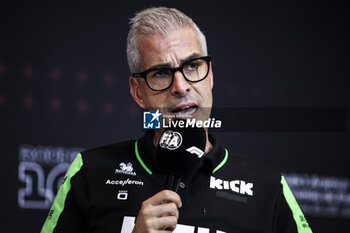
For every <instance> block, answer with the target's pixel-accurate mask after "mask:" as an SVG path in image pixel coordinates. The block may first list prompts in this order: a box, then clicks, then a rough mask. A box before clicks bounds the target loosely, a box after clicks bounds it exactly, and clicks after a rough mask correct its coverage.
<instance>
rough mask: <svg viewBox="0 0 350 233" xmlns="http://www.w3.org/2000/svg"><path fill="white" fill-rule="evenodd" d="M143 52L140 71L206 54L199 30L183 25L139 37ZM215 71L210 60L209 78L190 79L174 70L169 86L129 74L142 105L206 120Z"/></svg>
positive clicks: (170, 113) (142, 106)
mask: <svg viewBox="0 0 350 233" xmlns="http://www.w3.org/2000/svg"><path fill="white" fill-rule="evenodd" d="M138 45H139V50H140V55H141V69H140V70H141V71H144V70H147V69H150V68H152V67H155V66H161V65H165V64H167V65H169V66H170V67H171V68H174V67H178V66H180V65H182V63H183V62H184V61H185V60H187V59H189V58H193V57H200V56H204V54H203V51H202V50H201V47H200V45H199V42H198V39H197V34H196V32H195V31H194V30H193V29H191V28H187V27H186V28H182V29H178V30H175V31H172V32H170V33H168V34H167V35H166V36H161V35H159V34H156V35H152V36H148V37H143V38H140V39H139V41H138ZM212 88H213V74H212V70H211V64H210V68H209V74H208V76H207V77H206V79H204V80H202V81H200V82H197V83H190V82H188V81H186V80H185V78H184V77H183V75H182V73H181V72H179V71H178V72H176V73H175V74H174V82H173V84H172V86H171V87H170V88H169V89H166V90H163V91H154V90H151V89H150V88H149V87H148V86H147V84H146V82H145V80H144V79H140V80H139V82H138V80H136V78H134V77H130V92H131V94H132V96H133V97H134V99H135V101H136V102H137V103H138V104H139V105H140V107H141V108H143V109H146V110H156V109H160V111H161V112H162V113H163V117H164V116H171V118H176V117H179V116H182V117H181V118H183V116H186V118H196V119H200V120H206V119H207V118H208V117H209V115H210V109H211V107H212V101H213V100H212Z"/></svg>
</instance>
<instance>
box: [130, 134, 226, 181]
mask: <svg viewBox="0 0 350 233" xmlns="http://www.w3.org/2000/svg"><path fill="white" fill-rule="evenodd" d="M153 135H154V131H153V130H147V131H146V132H145V134H144V135H143V136H142V137H141V138H140V139H139V140H138V141H137V144H135V153H136V155H137V157H138V160H139V162H140V163H141V165H142V166H143V167H144V168H145V170H146V171H147V170H150V171H151V172H148V173H150V174H152V171H154V170H156V168H155V159H156V147H155V146H154V144H153ZM209 141H210V142H211V143H212V145H213V147H212V149H211V150H210V151H209V153H208V154H206V155H205V156H204V157H203V162H202V166H201V169H203V170H204V171H206V172H208V173H214V172H216V171H217V170H219V169H220V168H221V167H222V166H223V165H224V163H225V162H226V160H227V157H228V152H227V150H226V149H225V148H224V147H223V146H222V145H221V143H220V141H219V140H218V139H217V138H216V137H214V136H213V135H212V134H209Z"/></svg>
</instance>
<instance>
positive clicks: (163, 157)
mask: <svg viewBox="0 0 350 233" xmlns="http://www.w3.org/2000/svg"><path fill="white" fill-rule="evenodd" d="M177 121H178V120H177ZM176 125H179V124H176ZM205 145H206V135H205V131H204V129H203V128H178V127H172V128H168V129H165V130H164V132H163V134H162V135H161V137H160V139H159V142H158V147H157V152H156V167H157V168H158V170H159V171H161V172H164V173H166V174H167V175H166V180H165V182H164V189H165V190H163V191H161V192H159V193H157V194H155V195H154V196H152V197H150V198H149V199H147V200H146V201H144V202H143V203H142V206H141V210H140V212H139V215H138V217H137V219H136V223H135V227H134V229H133V233H141V232H142V233H143V232H145V233H146V232H154V231H156V232H172V231H174V230H175V227H176V224H177V221H178V218H179V210H178V208H180V207H181V206H182V202H181V198H180V196H179V195H178V194H177V193H176V192H177V189H178V187H179V183H180V181H181V179H187V178H190V177H192V176H193V175H194V174H195V173H196V171H197V170H198V168H199V166H200V162H201V158H202V156H203V155H204V150H205Z"/></svg>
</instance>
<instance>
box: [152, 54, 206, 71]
mask: <svg viewBox="0 0 350 233" xmlns="http://www.w3.org/2000/svg"><path fill="white" fill-rule="evenodd" d="M201 56H202V54H200V53H193V54H191V55H189V56H187V57H185V58H183V59H180V64H183V63H185V62H186V61H188V60H191V59H193V58H196V57H201ZM153 68H172V67H171V63H170V62H167V63H161V64H157V65H154V66H151V67H149V68H148V69H147V70H149V69H153Z"/></svg>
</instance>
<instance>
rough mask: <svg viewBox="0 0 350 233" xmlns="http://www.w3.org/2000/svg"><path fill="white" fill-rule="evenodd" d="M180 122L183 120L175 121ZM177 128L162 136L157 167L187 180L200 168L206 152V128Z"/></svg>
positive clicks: (165, 132) (166, 131) (167, 130)
mask: <svg viewBox="0 0 350 233" xmlns="http://www.w3.org/2000/svg"><path fill="white" fill-rule="evenodd" d="M178 121H181V120H174V122H178ZM173 125H175V124H173ZM178 125H179V124H176V126H178ZM176 126H175V127H174V126H172V127H170V128H167V129H165V130H164V132H163V134H162V135H161V136H160V139H159V143H158V147H157V152H156V166H157V168H158V169H159V170H160V171H163V172H166V173H170V174H172V175H176V176H178V177H180V178H187V177H190V176H192V175H193V174H194V173H195V172H196V171H197V170H198V168H199V166H200V161H201V158H202V156H203V155H204V151H205V145H206V134H205V130H204V128H180V127H176Z"/></svg>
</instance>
